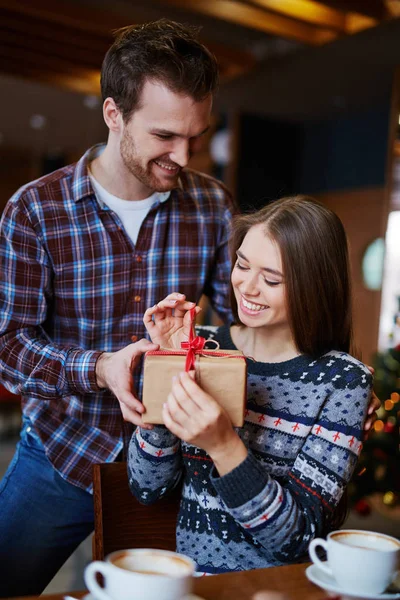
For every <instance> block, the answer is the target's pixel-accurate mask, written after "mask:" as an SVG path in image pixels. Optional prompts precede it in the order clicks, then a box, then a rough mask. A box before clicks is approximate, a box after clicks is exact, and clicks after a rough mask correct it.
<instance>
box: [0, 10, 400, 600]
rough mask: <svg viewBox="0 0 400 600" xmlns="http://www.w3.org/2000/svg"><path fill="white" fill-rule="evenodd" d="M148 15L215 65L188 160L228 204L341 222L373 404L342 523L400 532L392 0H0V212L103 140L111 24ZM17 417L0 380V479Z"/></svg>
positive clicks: (73, 577)
mask: <svg viewBox="0 0 400 600" xmlns="http://www.w3.org/2000/svg"><path fill="white" fill-rule="evenodd" d="M161 17H167V18H170V19H174V20H177V21H181V22H185V23H190V24H193V25H197V26H200V27H201V28H202V29H201V34H200V38H201V40H202V41H203V42H204V43H205V44H206V45H207V46H208V47H209V48H210V49H211V50H212V51H213V52H214V54H215V55H216V56H217V58H218V62H219V65H220V70H221V87H220V91H219V95H218V98H217V101H216V102H215V106H214V114H213V126H212V128H211V130H210V133H209V135H208V139H207V140H206V143H205V145H204V148H203V151H202V152H201V153H200V154H199V155H197V156H195V157H194V158H193V160H192V164H191V166H192V167H193V168H195V169H199V170H201V171H203V172H206V173H210V174H212V175H214V176H216V177H218V178H220V179H222V180H223V181H224V182H225V183H226V185H227V186H228V187H229V188H230V189H231V190H232V192H233V194H234V196H235V198H236V200H237V202H238V203H239V205H240V207H241V209H242V210H244V211H247V210H251V209H253V208H256V207H260V206H262V205H263V204H265V203H266V202H267V201H269V200H271V199H276V198H279V197H281V196H284V195H288V194H294V193H306V194H311V195H313V196H314V197H316V198H318V199H320V200H321V201H323V202H324V203H326V204H327V205H328V206H329V207H330V208H332V209H333V210H334V211H336V212H337V213H338V214H339V216H340V217H341V219H342V220H343V222H344V224H345V227H346V230H347V233H348V236H349V241H350V246H351V263H352V273H353V285H354V300H355V337H356V344H357V348H358V351H359V357H360V358H361V359H362V360H363V361H364V362H366V363H367V364H370V365H373V366H374V367H375V382H376V391H377V393H378V396H379V397H380V399H381V400H382V408H381V409H380V412H379V419H378V421H377V423H376V425H375V428H374V431H373V434H372V435H371V436H370V438H369V440H368V441H367V442H366V443H365V444H364V450H363V454H362V457H361V461H360V467H359V469H358V470H357V474H356V475H355V477H354V478H353V482H352V485H351V487H350V490H349V501H350V506H351V511H350V513H349V517H348V520H347V522H346V526H348V527H350V526H351V527H353V526H354V527H357V528H362V529H375V530H378V531H383V532H385V533H390V534H392V535H395V536H398V537H400V468H399V465H400V461H399V458H400V457H399V415H400V403H399V398H400V396H399V392H400V242H399V238H400V120H399V114H400V0H319V1H318V2H316V1H313V0H184V1H182V0H157V1H156V0H143V1H141V0H129V1H128V0H126V1H125V0H113V1H111V0H96V1H94V0H64V1H57V0H52V1H50V0H35V2H31V0H19V2H18V3H16V2H15V1H14V0H0V90H1V94H0V108H1V110H0V212H1V210H2V209H3V207H4V205H5V203H6V202H7V200H8V198H9V197H10V196H11V195H12V194H13V193H14V192H15V191H16V189H17V188H18V187H19V186H21V185H23V184H24V183H27V182H28V181H30V180H32V179H35V178H37V177H40V176H41V175H43V174H45V173H48V172H50V171H53V170H55V169H57V168H59V167H61V166H63V165H65V164H69V163H70V162H74V161H75V160H77V159H78V158H79V157H80V156H81V155H82V154H83V152H84V151H85V150H86V149H87V148H88V147H89V146H91V145H93V144H95V143H98V142H102V141H105V140H106V133H107V132H106V127H105V125H104V123H103V118H102V107H101V99H100V96H99V77H100V67H101V63H102V60H103V57H104V54H105V52H106V51H107V49H108V47H109V46H110V44H111V43H112V40H113V35H112V31H113V30H114V29H117V28H119V27H123V26H126V25H129V24H133V23H142V22H145V21H148V20H154V19H158V18H161ZM208 318H209V319H210V320H213V321H214V322H215V316H214V315H212V314H211V313H210V312H209V313H208ZM19 424H20V408H19V398H18V397H16V396H12V395H11V394H9V393H8V392H6V390H4V389H3V388H1V387H0V476H1V475H2V474H3V472H4V471H5V469H6V466H7V464H8V460H9V459H10V457H11V456H12V453H13V451H14V447H15V443H16V440H17V437H18V430H19ZM90 556H91V548H90V539H88V540H87V541H86V542H85V543H84V544H82V546H81V547H80V548H79V549H78V551H77V552H76V553H75V555H74V556H73V557H72V558H71V559H70V561H68V563H67V565H66V566H65V567H64V569H62V571H61V572H60V573H59V574H58V575H57V576H56V578H55V579H54V580H53V582H52V583H51V584H50V586H49V588H48V589H47V591H48V592H51V591H54V592H56V591H64V590H67V589H70V590H73V589H82V588H83V587H84V585H83V582H82V580H81V578H80V574H81V573H82V570H83V566H84V565H85V563H86V562H87V561H89V560H90Z"/></svg>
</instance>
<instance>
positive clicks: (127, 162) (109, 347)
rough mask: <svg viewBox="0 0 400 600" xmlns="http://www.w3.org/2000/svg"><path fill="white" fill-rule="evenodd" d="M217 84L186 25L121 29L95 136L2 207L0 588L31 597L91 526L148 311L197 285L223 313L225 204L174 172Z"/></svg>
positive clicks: (219, 190)
mask: <svg viewBox="0 0 400 600" xmlns="http://www.w3.org/2000/svg"><path fill="white" fill-rule="evenodd" d="M217 81H218V75H217V64H216V61H215V59H214V57H213V56H212V55H211V54H210V52H209V51H208V50H207V49H206V48H205V47H204V46H202V45H201V44H200V43H199V42H198V41H197V39H196V36H195V34H194V32H193V31H192V30H191V29H189V28H187V27H184V26H182V25H179V24H177V23H173V22H171V21H166V20H162V21H158V22H155V23H149V24H147V25H143V26H138V27H127V28H125V29H123V30H121V31H120V32H119V33H118V35H117V38H116V41H115V43H114V44H113V45H112V47H111V48H110V50H109V51H108V53H107V55H106V57H105V59H104V63H103V67H102V79H101V87H102V95H103V100H104V105H103V112H104V119H105V122H106V124H107V126H108V128H109V136H108V141H107V144H106V145H105V147H103V146H99V147H94V148H91V149H90V150H88V152H87V153H86V154H85V155H84V156H83V157H82V158H81V160H80V161H79V162H78V163H77V164H75V165H70V166H67V167H65V168H63V169H60V170H58V171H56V172H54V173H52V174H50V175H47V176H45V177H42V178H41V179H39V180H37V181H34V182H31V183H29V184H27V185H26V186H24V187H23V188H21V189H20V190H18V191H17V192H16V194H15V195H14V196H13V197H12V198H11V199H10V201H9V203H8V204H7V207H6V209H5V211H4V214H3V216H2V220H1V224H0V381H1V382H2V383H3V384H4V385H5V386H6V387H7V388H8V389H10V390H11V391H13V392H15V393H18V394H21V397H22V408H23V427H22V431H21V440H20V442H19V444H18V446H17V449H16V453H15V456H14V458H13V460H12V462H11V464H10V466H9V469H8V471H7V473H6V475H5V477H4V478H3V480H2V482H0V564H1V567H2V576H1V577H0V597H5V596H8V597H10V596H23V595H28V594H39V593H40V592H41V591H42V590H43V589H44V588H45V587H46V585H47V584H48V582H49V581H50V580H51V579H52V577H53V576H54V574H55V573H56V572H57V570H58V569H59V568H60V566H61V565H62V564H63V563H64V562H65V560H66V559H67V558H68V556H69V555H70V554H71V553H72V552H73V551H74V549H75V548H76V547H77V546H78V545H79V544H80V542H81V541H82V540H83V539H85V538H86V537H87V535H88V534H89V533H90V532H91V531H92V530H93V500H92V495H91V491H92V464H93V463H97V462H107V461H108V462H111V461H114V460H117V459H118V458H119V457H120V456H121V454H122V451H123V447H124V442H125V443H126V444H127V442H128V440H129V439H130V435H131V432H132V425H141V423H142V419H141V413H142V412H143V408H142V405H141V403H140V402H139V400H138V398H139V397H140V378H139V375H138V374H137V376H136V377H135V382H134V381H133V376H132V372H133V370H134V368H135V367H137V366H139V363H140V359H141V356H142V354H143V352H145V351H146V350H149V349H154V348H155V346H154V345H152V344H150V342H148V341H147V340H145V339H142V338H144V335H145V329H144V325H143V322H142V317H143V313H144V312H145V310H146V308H148V307H150V306H152V305H154V304H155V303H156V302H158V301H159V300H161V299H162V298H165V297H166V296H167V294H169V293H170V292H176V291H179V292H182V293H183V294H184V295H185V296H186V297H187V298H188V299H190V300H194V301H198V299H199V298H200V296H201V294H203V293H204V294H206V295H207V296H208V297H209V298H210V301H211V304H212V305H213V306H214V308H215V309H216V310H217V312H218V313H219V314H220V315H221V316H222V317H223V318H224V319H225V320H229V318H230V309H229V300H228V296H229V294H228V288H229V272H230V261H229V257H228V252H227V239H228V234H229V227H230V221H231V216H232V212H233V205H232V202H231V199H230V196H229V193H228V192H227V190H226V189H225V188H224V187H223V186H222V185H221V184H220V183H219V182H217V181H215V180H214V179H212V178H210V177H207V176H205V175H202V174H199V173H195V172H193V171H190V170H187V169H184V167H186V165H187V163H188V161H189V158H190V156H191V154H193V153H194V152H195V151H196V150H197V149H198V147H199V144H200V143H201V138H202V136H203V135H204V133H205V132H206V131H207V129H208V126H209V119H210V111H211V106H212V97H213V94H214V92H215V90H216V87H217ZM183 169H184V170H183ZM171 307H173V302H172V303H171ZM138 340H139V341H138ZM130 341H133V342H134V343H130ZM136 373H138V372H137V371H136ZM134 384H135V385H134ZM135 389H136V391H135ZM128 423H129V424H130V426H127V424H128Z"/></svg>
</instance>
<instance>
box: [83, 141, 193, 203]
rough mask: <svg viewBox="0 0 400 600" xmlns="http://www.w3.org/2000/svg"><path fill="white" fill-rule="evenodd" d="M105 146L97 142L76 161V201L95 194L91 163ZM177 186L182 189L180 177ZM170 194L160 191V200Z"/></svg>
mask: <svg viewBox="0 0 400 600" xmlns="http://www.w3.org/2000/svg"><path fill="white" fill-rule="evenodd" d="M105 146H106V145H105V144H96V145H95V146H92V147H91V148H89V150H87V151H86V152H85V154H84V155H83V156H82V157H81V158H80V159H79V161H78V162H77V163H76V165H75V170H74V174H73V177H72V196H73V199H74V201H75V202H78V201H79V200H82V199H83V198H85V197H86V196H91V195H93V194H94V190H93V186H92V184H91V181H90V177H89V163H90V162H91V161H92V160H93V159H94V158H96V156H98V155H99V154H101V153H102V152H103V150H104V148H105ZM176 187H177V188H179V189H182V182H181V180H180V179H179V180H178V184H177V186H176ZM170 195H171V192H159V194H158V199H159V201H160V202H166V200H168V198H169V197H170Z"/></svg>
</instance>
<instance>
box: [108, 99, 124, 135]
mask: <svg viewBox="0 0 400 600" xmlns="http://www.w3.org/2000/svg"><path fill="white" fill-rule="evenodd" d="M103 117H104V121H105V123H106V125H107V127H108V129H109V130H110V131H115V132H116V133H118V132H119V131H120V130H121V127H122V114H121V111H120V110H119V108H118V107H117V105H116V104H115V102H114V100H113V99H112V98H106V99H105V100H104V104H103Z"/></svg>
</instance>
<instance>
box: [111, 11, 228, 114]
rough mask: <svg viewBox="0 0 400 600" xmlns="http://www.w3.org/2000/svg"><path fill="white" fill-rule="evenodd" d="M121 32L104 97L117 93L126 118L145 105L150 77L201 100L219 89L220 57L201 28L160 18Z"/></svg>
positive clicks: (113, 49)
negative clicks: (206, 42) (144, 92)
mask: <svg viewBox="0 0 400 600" xmlns="http://www.w3.org/2000/svg"><path fill="white" fill-rule="evenodd" d="M115 34H116V39H115V42H114V43H113V45H112V46H111V47H110V49H109V50H108V52H107V54H106V56H105V58H104V61H103V65H102V69H101V92H102V96H103V101H104V100H105V99H106V98H113V100H114V102H115V104H116V105H117V107H118V109H119V110H120V111H121V113H122V117H123V119H124V121H125V122H127V121H129V118H130V117H131V115H132V113H133V112H134V111H135V110H137V109H138V108H140V97H141V93H142V89H143V86H144V84H145V83H146V81H147V80H152V81H159V82H160V83H162V84H164V85H166V86H167V87H168V88H169V89H170V90H171V91H173V92H175V93H178V94H184V95H186V96H190V97H191V98H193V99H194V100H195V101H196V102H199V101H201V100H204V99H205V98H206V97H207V96H208V95H210V94H213V93H214V92H215V90H216V89H217V87H218V65H217V61H216V59H215V57H214V55H213V54H212V53H211V52H210V51H209V50H208V49H207V48H206V47H205V46H203V44H201V43H200V42H199V41H198V39H197V35H198V28H195V27H192V26H188V25H182V24H181V23H176V22H174V21H170V20H168V19H160V20H159V21H153V22H150V23H145V24H144V25H131V26H129V27H124V28H123V29H119V30H118V31H116V32H115Z"/></svg>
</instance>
